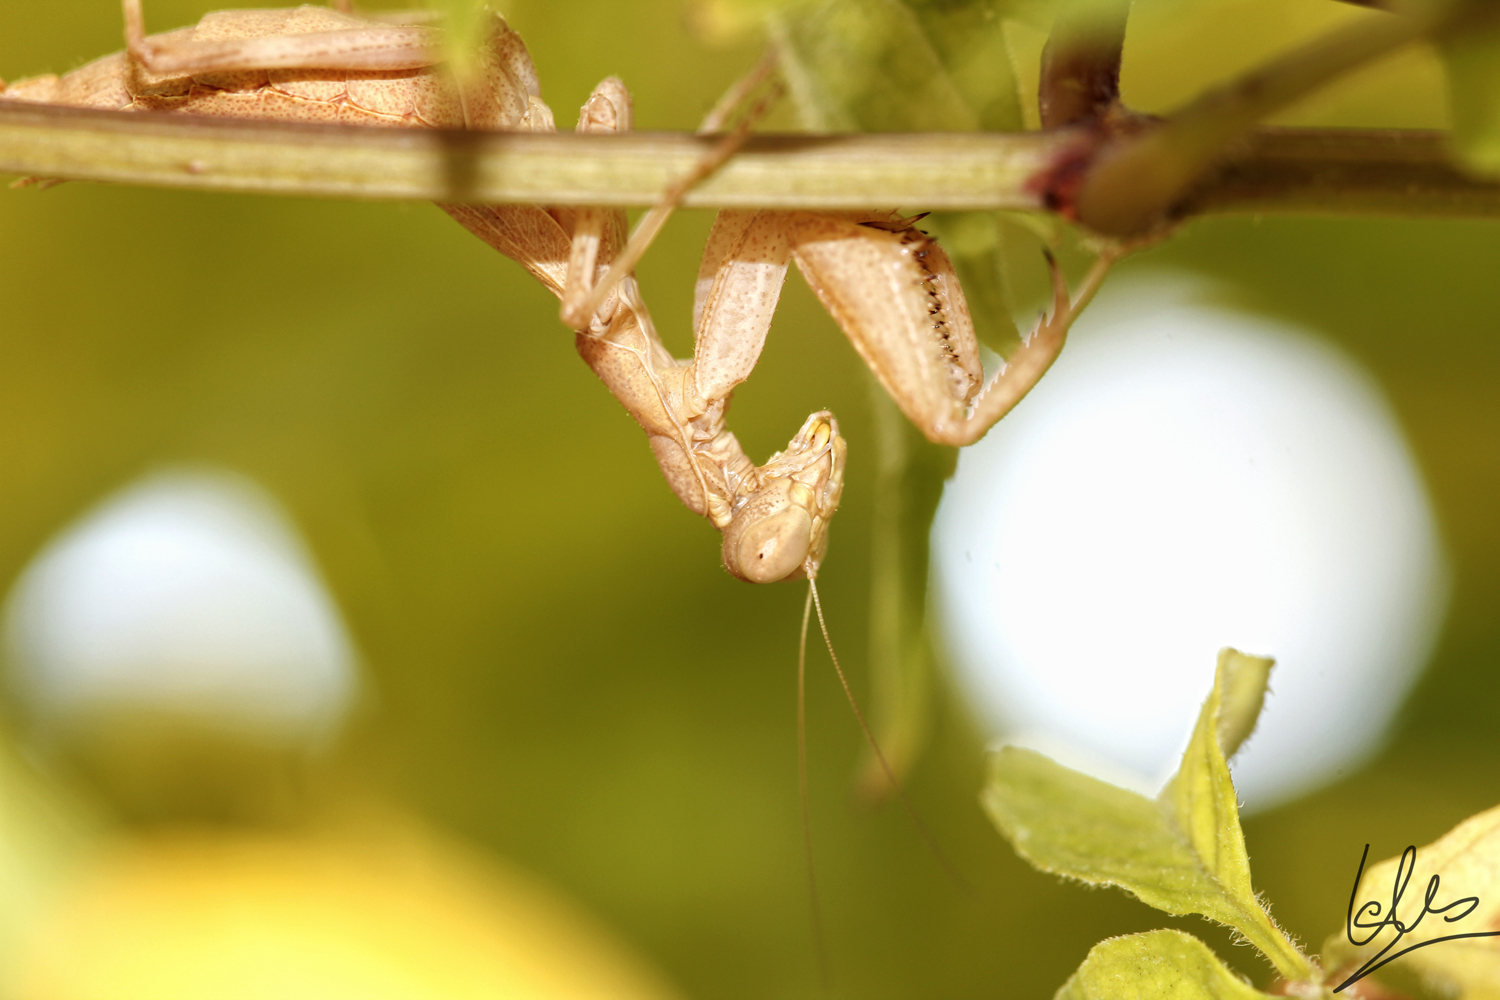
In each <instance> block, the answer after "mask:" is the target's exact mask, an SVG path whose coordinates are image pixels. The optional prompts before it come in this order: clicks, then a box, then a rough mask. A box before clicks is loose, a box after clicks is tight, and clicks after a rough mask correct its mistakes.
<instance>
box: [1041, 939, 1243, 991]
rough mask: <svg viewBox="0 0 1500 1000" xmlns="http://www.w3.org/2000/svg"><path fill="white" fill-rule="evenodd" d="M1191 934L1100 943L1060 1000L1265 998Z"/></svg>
mask: <svg viewBox="0 0 1500 1000" xmlns="http://www.w3.org/2000/svg"><path fill="white" fill-rule="evenodd" d="M1267 995H1268V994H1265V993H1262V992H1260V991H1259V990H1256V989H1254V988H1253V987H1251V986H1250V985H1249V984H1247V983H1245V982H1244V981H1243V980H1241V979H1240V978H1239V977H1238V976H1236V975H1235V974H1234V973H1233V972H1232V971H1230V969H1229V968H1228V967H1227V966H1226V965H1225V964H1224V963H1223V962H1221V961H1219V959H1218V957H1217V956H1216V955H1214V953H1213V952H1212V951H1210V950H1209V949H1208V946H1207V945H1206V944H1204V943H1203V942H1202V941H1199V940H1198V939H1197V938H1195V937H1193V936H1192V935H1191V934H1184V933H1182V932H1181V931H1148V932H1147V933H1145V934H1132V935H1130V936H1129V937H1118V938H1111V939H1110V940H1108V941H1101V942H1100V943H1099V944H1096V945H1095V946H1094V948H1093V950H1092V951H1090V952H1089V957H1088V958H1086V959H1084V960H1083V964H1082V965H1080V966H1079V967H1078V971H1077V972H1075V973H1073V975H1072V977H1071V978H1069V979H1068V981H1067V982H1066V983H1064V984H1063V987H1062V989H1060V990H1058V991H1057V996H1056V1000H1136V998H1141V1000H1146V998H1148V997H1149V998H1151V1000H1261V998H1263V997H1266V996H1267Z"/></svg>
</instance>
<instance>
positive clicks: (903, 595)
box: [859, 375, 958, 801]
mask: <svg viewBox="0 0 1500 1000" xmlns="http://www.w3.org/2000/svg"><path fill="white" fill-rule="evenodd" d="M868 384H869V388H870V405H871V409H872V410H873V415H874V418H875V419H874V424H875V432H876V433H875V438H876V445H877V447H876V468H875V484H874V487H875V488H874V489H873V490H872V496H873V497H874V501H873V503H874V506H873V509H872V510H871V521H872V524H871V526H870V645H869V649H870V652H869V660H870V664H869V666H870V711H869V716H870V723H871V726H872V727H873V729H874V731H875V737H876V741H877V742H878V743H879V744H880V747H881V752H882V754H883V755H884V757H885V759H886V762H887V763H889V764H890V766H891V770H893V771H894V772H895V773H896V776H897V777H898V778H899V777H901V776H902V775H904V774H905V773H906V772H907V770H908V769H909V768H910V766H911V764H912V763H913V762H914V761H915V760H916V758H917V756H918V754H920V752H921V750H922V748H923V745H924V744H925V743H926V740H927V730H928V722H929V716H930V715H931V710H930V702H931V697H930V694H929V688H930V687H931V675H932V660H933V649H932V637H931V634H930V632H929V629H928V625H927V604H928V601H927V566H928V563H929V562H930V559H929V558H928V540H929V536H930V535H931V534H932V518H933V515H934V514H935V512H936V511H937V505H938V501H939V500H940V499H942V495H943V483H944V482H945V481H946V480H947V479H948V478H949V477H950V476H952V475H953V469H954V466H955V465H956V464H957V462H958V452H957V450H956V449H953V448H945V447H943V446H941V445H935V444H932V443H931V442H929V441H928V440H927V439H926V438H924V437H923V436H922V434H921V432H920V431H918V430H917V429H916V428H915V427H914V426H912V424H911V423H910V422H909V421H908V420H907V419H906V418H905V417H904V416H902V414H901V410H900V409H899V408H898V407H897V406H896V404H895V402H894V401H893V400H892V399H891V397H890V396H889V395H888V394H887V393H886V391H885V389H884V388H883V387H882V386H881V385H880V383H879V382H878V381H877V380H876V379H875V377H874V376H873V375H871V376H870V377H869V379H868ZM862 756H863V760H862V761H861V764H860V777H859V788H860V791H861V793H862V794H863V795H864V796H866V797H867V798H868V799H871V800H877V801H878V800H881V799H884V798H885V797H886V796H887V795H889V794H890V793H891V791H892V787H891V781H890V778H889V776H888V775H887V774H886V773H885V768H884V767H882V766H881V765H880V761H879V760H878V759H877V758H876V757H875V755H874V753H873V752H872V751H870V750H868V748H867V749H866V751H865V753H864V754H863V755H862Z"/></svg>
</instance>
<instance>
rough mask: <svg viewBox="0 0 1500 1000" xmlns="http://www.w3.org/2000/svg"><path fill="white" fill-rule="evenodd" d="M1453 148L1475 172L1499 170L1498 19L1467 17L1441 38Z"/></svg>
mask: <svg viewBox="0 0 1500 1000" xmlns="http://www.w3.org/2000/svg"><path fill="white" fill-rule="evenodd" d="M1438 51H1439V52H1441V53H1442V57H1443V63H1444V67H1445V69H1446V70H1447V74H1448V100H1449V104H1450V106H1451V108H1452V112H1453V146H1454V149H1455V151H1456V152H1457V153H1458V155H1459V156H1460V157H1461V158H1462V159H1463V161H1464V162H1465V163H1466V164H1468V166H1470V167H1471V168H1473V169H1474V170H1477V171H1480V172H1483V173H1488V174H1495V173H1500V17H1496V16H1488V17H1484V18H1479V17H1476V18H1473V19H1468V20H1465V21H1464V22H1462V23H1461V24H1460V26H1459V27H1458V28H1457V29H1456V30H1453V31H1451V32H1449V33H1447V34H1446V35H1445V36H1444V37H1443V38H1441V39H1440V40H1439V45H1438Z"/></svg>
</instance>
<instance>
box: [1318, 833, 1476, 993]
mask: <svg viewBox="0 0 1500 1000" xmlns="http://www.w3.org/2000/svg"><path fill="white" fill-rule="evenodd" d="M1401 865H1402V857H1401V856H1398V857H1394V858H1388V859H1386V860H1385V861H1382V862H1380V863H1379V864H1377V865H1374V866H1372V867H1371V868H1369V869H1367V870H1366V871H1365V873H1364V876H1363V877H1362V878H1361V879H1360V881H1359V888H1358V889H1357V890H1356V891H1355V893H1354V896H1353V900H1354V902H1352V903H1351V905H1352V906H1353V907H1354V908H1355V911H1354V918H1355V919H1358V920H1360V921H1361V922H1362V923H1364V924H1365V925H1367V926H1366V929H1365V930H1363V931H1362V930H1360V929H1359V928H1358V927H1356V928H1355V930H1354V933H1355V935H1356V936H1357V937H1359V938H1360V939H1364V938H1370V940H1369V941H1368V943H1366V944H1364V945H1363V946H1355V945H1354V944H1353V943H1351V942H1350V941H1349V939H1348V937H1346V936H1345V934H1337V935H1334V936H1333V937H1331V938H1329V940H1328V942H1327V943H1325V944H1324V946H1323V964H1324V967H1325V968H1329V969H1338V970H1341V972H1340V976H1341V977H1343V976H1349V975H1352V974H1353V973H1354V971H1355V970H1356V969H1359V968H1361V967H1363V966H1364V965H1365V964H1366V963H1371V962H1374V961H1375V960H1376V957H1377V956H1378V955H1379V953H1380V952H1381V951H1382V950H1383V949H1387V948H1389V949H1390V950H1389V951H1387V952H1386V953H1385V955H1384V956H1382V957H1381V959H1380V962H1381V964H1384V962H1385V961H1388V960H1390V959H1392V958H1393V957H1394V956H1395V955H1397V954H1399V953H1400V952H1403V951H1405V950H1407V949H1410V948H1417V947H1419V946H1421V945H1423V944H1434V943H1435V942H1436V941H1437V940H1438V939H1441V938H1445V937H1449V936H1450V935H1455V934H1468V933H1474V932H1486V931H1488V932H1493V931H1496V930H1497V929H1500V806H1496V807H1495V808H1493V809H1488V810H1486V811H1485V812H1482V813H1479V814H1478V815H1476V816H1470V817H1469V818H1468V819H1466V820H1464V821H1463V822H1462V823H1460V824H1458V826H1456V827H1454V828H1453V829H1452V830H1450V831H1448V832H1447V833H1446V834H1444V835H1443V836H1442V837H1440V838H1438V839H1437V840H1435V841H1434V842H1432V843H1431V844H1428V845H1427V846H1426V847H1423V848H1421V849H1419V850H1417V851H1416V854H1415V859H1414V860H1412V861H1410V862H1408V864H1407V865H1406V867H1407V869H1408V871H1405V872H1402V873H1401V874H1400V878H1401V879H1402V880H1404V882H1403V884H1404V885H1406V886H1407V890H1406V891H1405V892H1404V893H1402V894H1401V896H1400V902H1399V903H1397V904H1396V905H1395V907H1394V910H1395V913H1394V916H1395V917H1396V918H1397V919H1398V920H1399V921H1400V922H1401V925H1402V926H1403V927H1406V928H1408V931H1407V932H1406V933H1405V934H1402V935H1399V936H1398V934H1397V933H1396V931H1395V929H1394V928H1393V927H1391V926H1386V927H1384V928H1381V929H1380V930H1379V932H1378V933H1376V934H1374V935H1373V937H1372V936H1371V932H1372V931H1374V930H1375V928H1374V927H1373V926H1369V925H1373V924H1378V923H1379V922H1380V921H1381V920H1382V919H1383V918H1385V919H1388V918H1389V917H1390V916H1391V915H1392V914H1391V913H1390V911H1389V910H1388V909H1387V908H1386V906H1387V905H1388V904H1387V903H1386V902H1385V901H1388V900H1390V899H1391V898H1392V896H1393V895H1394V887H1395V886H1396V883H1397V877H1398V869H1399V868H1400V867H1401ZM1431 879H1439V880H1440V881H1439V882H1438V884H1437V887H1436V892H1435V893H1434V894H1433V895H1432V896H1431V897H1429V896H1428V895H1427V891H1428V883H1429V880H1431ZM1470 897H1478V899H1477V902H1476V903H1475V905H1473V906H1472V907H1470V905H1469V904H1468V903H1467V902H1465V903H1462V905H1459V906H1456V907H1455V908H1454V909H1453V910H1451V911H1450V912H1448V913H1447V914H1445V915H1443V916H1442V917H1441V918H1440V917H1439V916H1438V915H1437V913H1438V911H1439V908H1441V907H1446V906H1447V905H1448V904H1450V903H1452V902H1454V901H1458V900H1464V899H1467V898H1470ZM1367 901H1369V902H1367ZM1377 901H1379V902H1377ZM1429 903H1430V905H1431V910H1430V911H1429V912H1427V913H1426V914H1424V912H1423V909H1424V907H1425V906H1427V905H1428V904H1429ZM1450 919H1452V922H1451V923H1450V922H1449V920H1450ZM1398 962H1399V966H1398V967H1397V971H1405V972H1416V973H1417V974H1418V975H1420V976H1421V978H1422V979H1423V980H1426V981H1428V982H1435V983H1437V984H1439V986H1440V989H1441V992H1444V993H1447V994H1455V995H1458V996H1464V997H1478V996H1483V997H1494V996H1500V938H1496V937H1475V938H1468V939H1466V940H1461V941H1444V942H1442V943H1441V944H1435V946H1434V947H1430V948H1426V947H1423V948H1420V950H1418V951H1415V952H1412V953H1411V954H1409V955H1405V956H1403V957H1401V958H1400V959H1398ZM1400 966H1404V967H1405V968H1404V969H1401V968H1400Z"/></svg>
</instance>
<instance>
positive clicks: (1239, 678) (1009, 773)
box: [982, 649, 1312, 979]
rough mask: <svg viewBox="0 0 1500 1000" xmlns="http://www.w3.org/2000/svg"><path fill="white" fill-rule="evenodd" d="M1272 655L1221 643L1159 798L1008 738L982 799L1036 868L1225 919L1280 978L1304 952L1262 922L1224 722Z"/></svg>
mask: <svg viewBox="0 0 1500 1000" xmlns="http://www.w3.org/2000/svg"><path fill="white" fill-rule="evenodd" d="M1270 667H1271V661H1270V660H1266V659H1263V658H1260V657H1252V656H1245V655H1243V654H1241V653H1238V652H1235V651H1234V650H1229V649H1226V650H1224V651H1223V652H1222V653H1220V655H1219V665H1218V669H1217V671H1216V675H1215V682H1214V688H1213V691H1212V693H1210V695H1209V697H1208V700H1207V701H1206V702H1204V705H1203V709H1202V711H1201V712H1200V714H1199V717H1198V724H1197V726H1196V727H1195V729H1194V732H1193V737H1192V740H1191V741H1190V743H1189V745H1188V749H1187V751H1186V752H1185V753H1184V754H1183V762H1182V766H1181V768H1180V769H1179V770H1178V773H1177V775H1176V777H1174V778H1173V779H1172V781H1171V782H1169V783H1168V785H1167V787H1166V788H1165V789H1163V791H1162V794H1161V796H1160V797H1159V798H1158V799H1157V800H1156V801H1152V800H1151V799H1148V798H1146V797H1145V796H1143V795H1138V794H1136V793H1135V792H1131V791H1127V790H1125V789H1123V788H1119V787H1116V786H1114V785H1111V784H1108V783H1106V782H1103V781H1099V780H1097V779H1095V778H1091V777H1089V776H1087V775H1084V774H1080V773H1079V772H1077V771H1073V770H1071V769H1069V768H1066V767H1063V766H1062V765H1061V764H1058V763H1056V762H1055V761H1052V760H1050V759H1049V758H1047V757H1044V756H1042V755H1041V754H1038V753H1035V752H1033V751H1030V750H1023V749H1020V748H1017V747H1005V748H1003V749H1002V750H1000V751H999V752H998V753H996V754H995V755H994V757H993V758H992V760H991V768H990V780H989V784H988V785H987V786H986V788H985V791H984V793H983V796H982V801H983V803H984V806H985V809H986V810H987V811H988V812H989V814H990V817H991V818H992V819H993V820H994V822H995V824H996V825H997V826H998V827H999V828H1000V830H1001V832H1002V833H1004V834H1005V835H1006V837H1007V838H1009V839H1010V841H1011V843H1012V844H1013V845H1014V846H1015V849H1016V852H1017V853H1018V854H1020V855H1021V856H1022V857H1024V858H1026V860H1028V861H1030V862H1031V863H1032V864H1033V865H1035V866H1036V867H1038V868H1040V869H1042V870H1043V871H1049V872H1054V873H1056V874H1058V875H1064V876H1067V877H1069V878H1076V879H1080V880H1082V881H1084V882H1089V883H1091V884H1094V885H1116V886H1119V887H1120V888H1122V889H1125V890H1126V891H1128V892H1130V893H1132V894H1134V895H1135V896H1137V897H1139V898H1140V899H1141V900H1142V901H1143V902H1145V903H1148V904H1150V905H1152V906H1154V907H1156V908H1157V909H1160V910H1165V911H1166V912H1168V913H1173V914H1185V913H1197V914H1201V915H1202V916H1205V917H1208V918H1209V919H1210V920H1215V921H1218V922H1219V923H1222V924H1227V925H1228V926H1230V927H1233V928H1234V929H1235V930H1237V931H1239V932H1240V933H1241V934H1242V935H1244V937H1245V939H1246V940H1248V941H1249V942H1250V943H1251V944H1253V945H1255V947H1256V948H1258V949H1260V951H1261V953H1262V954H1264V955H1265V956H1266V958H1267V959H1269V960H1270V962H1271V963H1272V964H1273V965H1274V966H1276V969H1277V970H1278V971H1279V972H1280V973H1281V974H1282V975H1283V976H1285V977H1286V978H1288V979H1307V978H1309V977H1310V976H1311V975H1312V969H1311V967H1310V966H1309V964H1308V962H1307V959H1306V958H1305V957H1304V956H1303V955H1302V953H1301V952H1300V951H1299V950H1298V949H1297V947H1296V945H1294V944H1293V943H1292V942H1291V941H1290V940H1288V939H1287V937H1286V935H1285V934H1283V933H1282V932H1281V930H1280V929H1279V928H1278V927H1277V926H1276V924H1275V923H1274V922H1273V921H1272V920H1271V917H1270V914H1268V913H1267V912H1266V910H1265V908H1264V907H1263V906H1262V905H1261V903H1260V901H1259V900H1258V899H1257V898H1256V896H1255V891H1254V889H1253V888H1252V887H1251V884H1250V863H1249V859H1248V858H1247V856H1246V854H1245V842H1244V835H1243V833H1242V832H1241V830H1240V825H1239V809H1238V806H1237V803H1236V801H1235V796H1234V785H1233V784H1232V783H1231V781H1230V778H1229V769H1228V766H1227V764H1226V763H1225V755H1224V751H1223V748H1222V747H1221V746H1220V743H1219V733H1220V732H1221V730H1223V731H1227V732H1229V733H1230V734H1231V735H1232V736H1235V737H1236V738H1238V739H1240V740H1243V738H1244V736H1245V735H1247V734H1248V732H1249V730H1250V728H1251V723H1250V722H1249V721H1247V718H1246V717H1247V715H1250V714H1251V713H1252V712H1254V711H1256V710H1257V709H1258V707H1259V704H1260V702H1261V701H1262V700H1263V698H1264V694H1265V685H1266V679H1267V676H1268V673H1269V670H1270Z"/></svg>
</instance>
